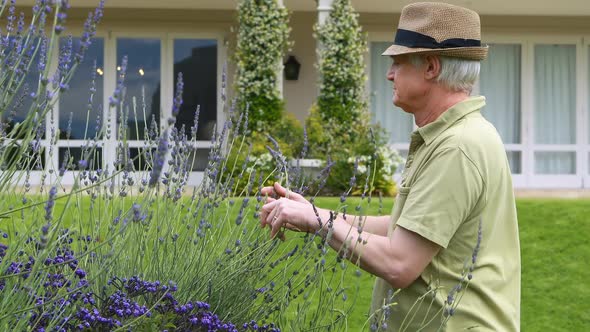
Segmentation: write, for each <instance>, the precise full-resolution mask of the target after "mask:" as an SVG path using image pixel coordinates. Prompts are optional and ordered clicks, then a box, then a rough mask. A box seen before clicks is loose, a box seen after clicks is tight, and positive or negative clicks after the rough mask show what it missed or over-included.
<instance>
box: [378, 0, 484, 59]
mask: <svg viewBox="0 0 590 332" xmlns="http://www.w3.org/2000/svg"><path fill="white" fill-rule="evenodd" d="M401 54H439V55H444V56H449V57H456V58H463V59H469V60H483V59H485V57H486V55H487V54H488V47H487V46H482V45H481V32H480V23H479V15H478V14H477V13H476V12H474V11H472V10H469V9H467V8H463V7H458V6H454V5H450V4H446V3H440V2H417V3H412V4H409V5H407V6H405V7H404V8H403V9H402V13H401V16H400V19H399V25H398V27H397V32H396V34H395V40H394V42H393V45H391V46H390V47H389V48H388V49H387V50H386V51H385V52H383V54H382V55H389V56H391V55H401Z"/></svg>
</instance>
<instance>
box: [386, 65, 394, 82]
mask: <svg viewBox="0 0 590 332" xmlns="http://www.w3.org/2000/svg"><path fill="white" fill-rule="evenodd" d="M394 76H395V73H394V69H393V66H391V67H390V68H389V70H388V71H387V80H389V81H392V82H393V79H394Z"/></svg>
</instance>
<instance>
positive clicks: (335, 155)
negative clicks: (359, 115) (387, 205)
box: [306, 106, 403, 196]
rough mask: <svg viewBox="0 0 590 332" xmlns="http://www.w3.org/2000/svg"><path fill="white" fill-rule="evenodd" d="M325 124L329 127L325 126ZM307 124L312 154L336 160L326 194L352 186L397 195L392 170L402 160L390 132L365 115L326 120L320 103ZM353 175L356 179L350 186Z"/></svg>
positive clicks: (357, 190) (359, 190) (359, 191)
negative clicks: (389, 138) (389, 140)
mask: <svg viewBox="0 0 590 332" xmlns="http://www.w3.org/2000/svg"><path fill="white" fill-rule="evenodd" d="M363 116H368V114H366V113H365V114H363ZM326 127H327V128H330V130H325V129H324V128H326ZM306 128H307V131H308V140H309V146H310V148H309V149H310V152H309V157H310V158H318V159H324V160H326V159H327V158H328V156H329V158H330V159H331V160H333V161H334V165H333V166H332V167H331V169H330V175H329V177H328V178H327V180H326V185H325V187H324V188H323V189H322V193H323V194H326V195H340V194H342V193H343V192H345V191H348V190H350V194H353V195H361V194H362V193H364V192H366V193H367V194H368V193H371V194H375V193H381V194H383V195H386V196H393V195H395V193H396V187H395V181H394V180H393V174H394V173H395V171H396V169H397V168H398V167H399V165H400V164H401V163H402V162H403V160H402V158H401V156H400V155H399V154H398V152H397V151H396V150H394V149H391V148H390V147H389V145H387V133H386V132H385V131H384V130H383V129H382V128H380V127H379V126H378V125H375V124H368V121H367V120H364V119H363V120H361V121H358V122H352V123H338V122H336V121H334V120H333V119H328V120H327V121H324V120H323V119H322V118H321V116H320V115H319V111H318V108H317V106H313V107H312V108H311V110H310V115H309V117H308V118H307V119H306ZM357 159H358V160H357ZM355 164H356V167H355ZM353 175H354V177H355V181H354V185H352V186H351V179H352V178H353ZM351 187H352V188H351Z"/></svg>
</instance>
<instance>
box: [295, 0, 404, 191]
mask: <svg viewBox="0 0 590 332" xmlns="http://www.w3.org/2000/svg"><path fill="white" fill-rule="evenodd" d="M332 6H333V8H332V11H331V12H330V16H329V17H328V19H327V20H326V22H325V23H324V24H323V25H321V26H318V27H316V36H317V39H318V40H319V42H320V44H321V45H322V46H321V48H320V55H319V63H318V69H319V74H320V92H319V96H318V101H317V105H314V106H313V107H312V109H311V110H310V114H309V117H308V119H307V120H306V126H307V128H308V133H309V144H310V150H311V156H312V157H315V158H322V159H325V158H326V157H327V156H330V158H331V160H333V161H334V166H333V167H332V169H331V172H330V176H329V177H328V179H327V181H326V187H325V190H324V193H325V194H337V195H339V194H341V193H342V192H345V191H346V190H348V189H350V183H351V178H353V176H354V180H352V182H353V183H354V185H353V187H352V189H350V190H351V193H352V194H357V195H358V194H362V193H364V192H367V193H368V192H370V193H377V192H379V193H382V194H384V195H394V194H395V183H394V181H393V178H392V175H393V172H395V169H396V168H397V166H398V165H399V163H401V162H402V160H401V158H400V157H399V155H398V154H397V152H396V151H393V150H391V149H389V148H388V147H387V146H386V142H387V139H386V133H385V132H384V131H383V130H382V129H381V128H379V127H378V126H376V125H371V123H370V116H369V112H368V107H367V106H368V103H367V97H366V95H365V81H366V75H365V66H364V62H363V57H364V55H365V53H366V51H367V43H366V40H365V36H364V34H363V32H362V30H361V26H360V24H359V22H358V14H357V13H356V12H355V10H354V8H353V7H352V4H351V2H350V0H335V1H334V3H333V5H332ZM355 164H356V167H355Z"/></svg>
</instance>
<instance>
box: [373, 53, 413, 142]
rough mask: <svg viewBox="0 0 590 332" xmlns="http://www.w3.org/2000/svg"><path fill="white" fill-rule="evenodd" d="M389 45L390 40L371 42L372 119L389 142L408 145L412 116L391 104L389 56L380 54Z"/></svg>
mask: <svg viewBox="0 0 590 332" xmlns="http://www.w3.org/2000/svg"><path fill="white" fill-rule="evenodd" d="M390 45H391V42H372V43H371V68H370V84H371V99H370V107H371V113H372V115H373V121H374V122H375V123H379V124H380V125H381V126H382V127H383V128H385V129H386V130H387V132H388V133H389V134H390V135H391V136H390V137H391V138H390V143H392V144H399V143H405V145H408V144H409V143H410V135H411V134H412V131H413V128H414V117H413V116H412V115H411V114H408V113H405V112H404V111H403V110H402V109H401V108H399V107H397V106H395V105H393V87H392V83H391V82H389V81H388V80H387V78H386V75H387V71H388V70H389V67H390V66H391V58H390V57H388V56H382V55H381V54H382V53H383V52H384V51H385V50H386V49H387V47H389V46H390ZM398 149H399V147H398ZM405 149H407V147H406V148H405ZM400 152H401V151H400Z"/></svg>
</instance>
